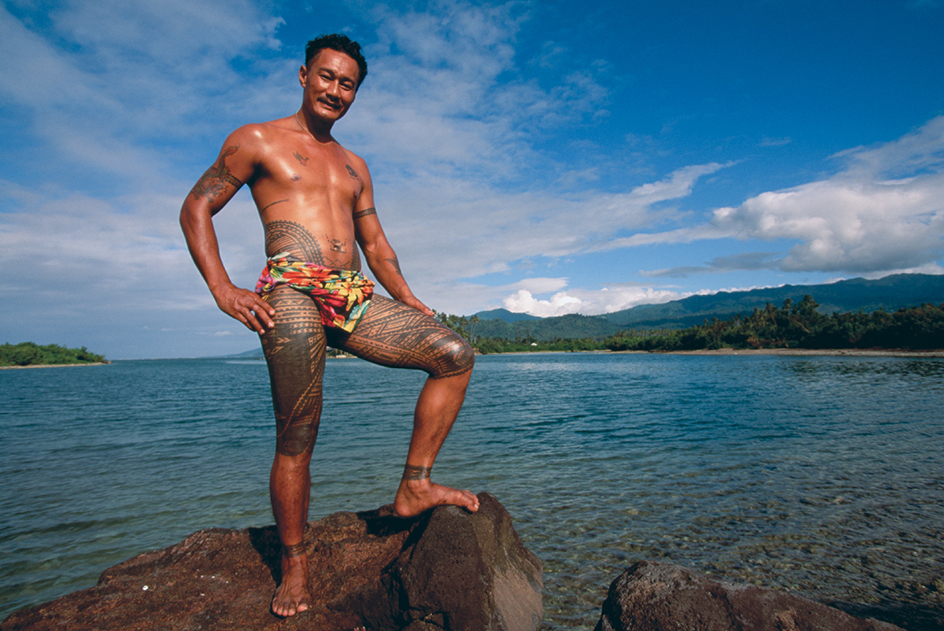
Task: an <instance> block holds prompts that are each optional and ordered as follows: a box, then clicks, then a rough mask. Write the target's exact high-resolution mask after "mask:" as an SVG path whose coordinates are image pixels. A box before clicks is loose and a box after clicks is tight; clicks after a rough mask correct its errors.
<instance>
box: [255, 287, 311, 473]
mask: <svg viewBox="0 0 944 631" xmlns="http://www.w3.org/2000/svg"><path fill="white" fill-rule="evenodd" d="M268 302H269V304H270V305H272V307H273V308H274V309H275V316H274V317H273V318H272V319H273V321H274V322H275V327H273V328H272V329H271V330H270V331H267V332H266V333H264V334H263V335H262V336H261V340H262V349H263V351H264V353H265V358H266V363H267V364H268V366H269V380H270V382H271V385H272V405H273V408H274V410H275V420H276V426H277V432H278V438H277V440H278V442H277V446H276V448H277V450H278V451H279V453H285V454H288V455H298V454H300V453H303V452H304V451H306V450H309V449H311V448H312V447H313V446H314V443H315V439H316V437H317V433H318V423H319V421H320V420H321V399H322V381H323V378H324V363H325V334H324V327H323V326H322V324H321V314H320V313H319V312H318V308H317V307H316V306H315V304H314V303H313V302H312V299H311V298H310V297H309V296H306V295H305V294H302V293H300V292H298V291H295V290H294V289H292V288H290V287H287V286H282V287H277V288H276V289H275V290H273V292H272V293H271V294H270V296H269V299H268Z"/></svg>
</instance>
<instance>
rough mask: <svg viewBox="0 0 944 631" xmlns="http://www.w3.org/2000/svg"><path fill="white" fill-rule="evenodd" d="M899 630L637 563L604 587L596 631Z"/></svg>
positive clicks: (667, 567)
mask: <svg viewBox="0 0 944 631" xmlns="http://www.w3.org/2000/svg"><path fill="white" fill-rule="evenodd" d="M668 629H673V630H674V629H698V630H699V631H731V630H733V629H744V630H750V631H902V630H901V628H900V627H896V626H894V625H891V624H888V623H886V622H879V621H878V620H872V619H869V618H857V617H855V616H852V615H850V614H847V613H845V612H842V611H840V610H838V609H834V608H832V607H829V606H827V605H824V604H822V603H818V602H814V601H812V600H806V599H805V598H800V597H799V596H793V595H791V594H787V593H784V592H778V591H775V590H772V589H765V588H762V587H756V586H754V585H734V584H730V583H721V582H718V581H714V580H711V579H709V578H708V577H706V576H703V575H700V574H695V573H693V572H689V571H688V570H686V569H684V568H682V567H679V566H677V565H671V564H669V563H659V562H652V561H641V562H639V563H636V564H634V565H633V566H631V567H630V568H629V569H627V570H626V571H625V572H623V574H621V575H620V576H619V577H618V578H617V579H616V580H615V581H613V583H612V584H611V585H610V591H609V595H608V596H607V598H606V601H605V602H604V603H603V612H602V615H601V616H600V621H599V622H598V623H597V626H596V631H630V630H633V631H665V630H668Z"/></svg>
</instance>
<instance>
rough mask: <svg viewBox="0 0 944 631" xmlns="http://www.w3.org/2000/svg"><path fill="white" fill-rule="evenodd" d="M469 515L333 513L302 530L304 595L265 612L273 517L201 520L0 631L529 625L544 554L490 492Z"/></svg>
mask: <svg viewBox="0 0 944 631" xmlns="http://www.w3.org/2000/svg"><path fill="white" fill-rule="evenodd" d="M479 502H480V509H479V511H478V512H477V513H475V514H469V513H468V512H466V511H464V510H462V509H459V508H456V507H441V508H438V509H436V510H434V511H432V512H431V513H427V514H426V515H424V516H421V517H419V518H414V519H400V518H398V517H396V516H395V515H393V511H392V508H391V507H389V506H387V507H382V508H380V509H378V510H376V511H370V512H364V513H336V514H334V515H331V516H329V517H326V518H325V519H322V520H321V521H318V522H312V523H310V524H309V528H308V529H307V531H306V532H305V544H306V551H307V554H308V559H309V567H310V583H311V588H312V596H313V599H314V601H313V603H312V607H311V609H310V610H308V611H306V612H303V613H301V614H299V615H297V616H293V617H291V618H287V619H281V618H278V617H276V616H274V615H273V614H272V613H271V612H270V611H269V603H270V601H271V598H272V594H273V592H274V591H275V586H276V584H277V582H278V580H279V571H280V570H279V541H278V536H277V534H276V532H275V528H274V527H268V528H249V529H246V530H222V529H212V530H202V531H199V532H196V533H194V534H193V535H191V536H189V537H188V538H187V539H185V540H184V541H182V542H180V543H178V544H177V545H174V546H171V547H169V548H165V549H163V550H158V551H155V552H148V553H145V554H142V555H139V556H137V557H134V558H132V559H129V560H128V561H125V562H124V563H121V564H119V565H116V566H114V567H112V568H110V569H108V570H106V571H105V572H104V573H103V574H102V576H101V578H100V580H99V582H98V585H96V586H95V587H92V588H90V589H86V590H82V591H78V592H74V593H72V594H68V595H66V596H64V597H62V598H59V599H57V600H54V601H52V602H49V603H46V604H44V605H39V606H37V607H33V608H30V609H24V610H21V611H19V612H16V613H14V614H13V615H11V616H10V617H8V618H7V619H6V620H5V621H3V622H2V623H0V631H26V630H29V631H46V630H52V629H69V631H86V630H89V631H91V630H93V629H94V630H96V631H112V630H118V629H120V630H121V631H158V630H160V631H174V630H181V631H183V630H185V629H186V630H190V629H201V630H205V631H214V630H220V631H223V630H226V631H241V630H246V631H249V630H251V631H293V630H299V631H300V630H303V629H304V630H308V629H319V630H324V631H332V630H337V631H341V630H345V631H346V630H350V629H355V628H358V627H366V628H368V629H371V630H381V629H391V630H393V629H397V630H399V629H409V631H432V630H434V629H444V630H450V631H452V630H465V629H488V630H494V631H519V630H520V631H534V630H535V629H537V628H538V626H539V624H540V619H541V589H542V578H541V562H540V561H539V560H538V559H537V557H535V556H534V555H533V554H531V553H530V552H529V551H528V550H526V549H525V548H524V547H523V546H522V544H521V541H520V539H519V538H518V535H517V533H515V531H514V528H513V527H512V524H511V517H510V516H509V515H508V512H507V511H506V510H505V509H504V507H503V506H502V505H501V504H500V503H499V502H498V500H497V499H495V498H494V497H493V496H491V495H489V494H487V493H482V494H480V495H479Z"/></svg>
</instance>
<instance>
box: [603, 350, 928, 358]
mask: <svg viewBox="0 0 944 631" xmlns="http://www.w3.org/2000/svg"><path fill="white" fill-rule="evenodd" d="M612 352H614V353H654V354H663V355H782V356H785V357H815V356H821V357H911V358H918V357H932V358H933V357H944V350H934V351H905V350H900V349H898V350H896V349H872V350H869V349H858V348H842V349H825V348H824V349H809V348H747V349H737V348H719V349H715V350H699V351H612Z"/></svg>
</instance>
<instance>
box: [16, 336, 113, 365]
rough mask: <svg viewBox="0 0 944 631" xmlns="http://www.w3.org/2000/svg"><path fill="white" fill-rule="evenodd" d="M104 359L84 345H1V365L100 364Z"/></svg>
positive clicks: (25, 343) (31, 343) (30, 343)
mask: <svg viewBox="0 0 944 631" xmlns="http://www.w3.org/2000/svg"><path fill="white" fill-rule="evenodd" d="M104 361H105V356H104V355H96V354H95V353H92V352H90V351H89V350H88V349H87V348H85V347H84V346H83V347H82V348H64V347H62V346H59V345H58V344H47V345H45V346H40V345H39V344H36V343H34V342H23V343H22V344H3V345H0V366H39V365H55V364H98V363H102V362H104Z"/></svg>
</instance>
